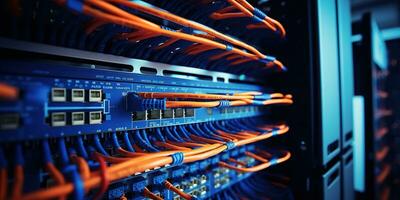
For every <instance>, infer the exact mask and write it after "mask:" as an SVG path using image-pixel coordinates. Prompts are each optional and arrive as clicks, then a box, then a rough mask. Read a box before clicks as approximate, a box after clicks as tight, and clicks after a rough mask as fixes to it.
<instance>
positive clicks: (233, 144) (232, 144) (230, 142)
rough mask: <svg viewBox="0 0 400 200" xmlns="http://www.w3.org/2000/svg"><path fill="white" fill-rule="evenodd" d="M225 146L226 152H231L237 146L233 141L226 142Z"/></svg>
mask: <svg viewBox="0 0 400 200" xmlns="http://www.w3.org/2000/svg"><path fill="white" fill-rule="evenodd" d="M225 145H226V151H229V150H231V149H233V148H235V147H236V144H235V143H234V142H232V141H228V142H226V143H225Z"/></svg>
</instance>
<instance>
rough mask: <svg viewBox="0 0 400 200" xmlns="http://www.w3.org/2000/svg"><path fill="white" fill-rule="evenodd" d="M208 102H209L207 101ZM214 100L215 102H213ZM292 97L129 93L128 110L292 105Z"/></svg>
mask: <svg viewBox="0 0 400 200" xmlns="http://www.w3.org/2000/svg"><path fill="white" fill-rule="evenodd" d="M206 100H208V101H206ZM211 100H214V101H211ZM292 103H293V100H292V96H291V95H283V94H281V93H273V94H262V93H260V94H258V93H255V94H251V93H249V94H233V95H220V94H195V93H154V92H152V93H149V92H142V93H139V94H137V93H128V95H127V110H128V111H143V110H149V109H161V110H165V109H167V108H224V107H234V106H246V105H258V106H266V105H273V104H287V105H289V104H292Z"/></svg>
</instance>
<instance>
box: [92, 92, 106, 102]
mask: <svg viewBox="0 0 400 200" xmlns="http://www.w3.org/2000/svg"><path fill="white" fill-rule="evenodd" d="M102 100H103V94H102V91H101V90H89V102H101V101H102Z"/></svg>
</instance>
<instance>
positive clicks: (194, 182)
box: [190, 178, 199, 187]
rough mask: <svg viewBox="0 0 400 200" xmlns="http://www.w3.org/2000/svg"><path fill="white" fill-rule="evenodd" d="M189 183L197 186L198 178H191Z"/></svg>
mask: <svg viewBox="0 0 400 200" xmlns="http://www.w3.org/2000/svg"><path fill="white" fill-rule="evenodd" d="M190 183H191V185H192V186H193V187H196V186H197V184H199V180H197V178H193V179H192V180H191V182H190Z"/></svg>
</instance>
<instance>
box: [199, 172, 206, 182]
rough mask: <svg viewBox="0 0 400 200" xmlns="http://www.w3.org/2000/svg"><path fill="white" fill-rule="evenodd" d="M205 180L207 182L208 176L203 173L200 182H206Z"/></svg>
mask: <svg viewBox="0 0 400 200" xmlns="http://www.w3.org/2000/svg"><path fill="white" fill-rule="evenodd" d="M205 182H207V176H206V175H204V174H203V175H201V176H200V183H201V184H204V183H205Z"/></svg>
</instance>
